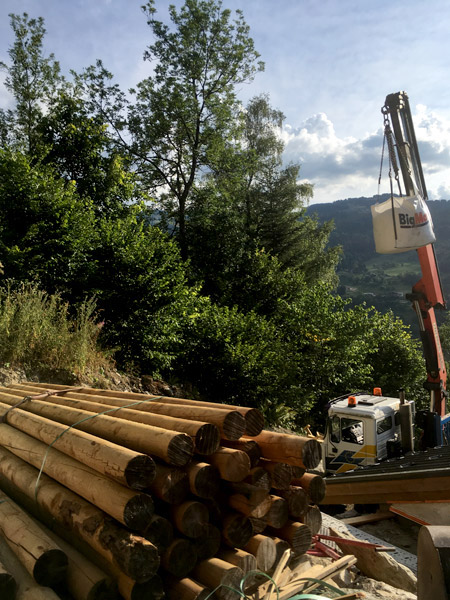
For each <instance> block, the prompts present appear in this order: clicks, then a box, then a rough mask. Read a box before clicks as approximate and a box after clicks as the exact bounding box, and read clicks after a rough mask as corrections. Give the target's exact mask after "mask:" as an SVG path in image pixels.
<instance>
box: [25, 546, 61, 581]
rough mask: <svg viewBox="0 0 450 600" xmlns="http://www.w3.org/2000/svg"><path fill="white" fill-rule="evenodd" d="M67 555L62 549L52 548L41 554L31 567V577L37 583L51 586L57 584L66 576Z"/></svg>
mask: <svg viewBox="0 0 450 600" xmlns="http://www.w3.org/2000/svg"><path fill="white" fill-rule="evenodd" d="M68 562H69V561H68V559H67V555H66V554H65V553H64V552H63V551H62V550H57V549H52V550H48V551H47V552H44V553H43V554H41V556H40V557H39V558H38V559H37V561H36V562H35V565H34V569H33V577H34V579H35V581H36V583H38V584H39V585H42V586H46V587H51V586H55V585H59V584H60V583H62V582H63V581H64V580H65V578H66V573H67V566H68Z"/></svg>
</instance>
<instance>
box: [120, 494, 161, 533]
mask: <svg viewBox="0 0 450 600" xmlns="http://www.w3.org/2000/svg"><path fill="white" fill-rule="evenodd" d="M154 510H155V508H154V505H153V500H152V498H151V496H148V495H147V494H136V495H135V496H133V497H132V498H130V500H128V502H127V503H126V505H125V508H124V511H123V517H124V521H125V525H126V526H127V527H129V528H130V529H132V530H133V531H144V530H145V529H146V528H147V527H148V525H149V523H150V521H151V518H152V516H153V513H154Z"/></svg>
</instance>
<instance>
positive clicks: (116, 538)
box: [0, 447, 159, 582]
mask: <svg viewBox="0 0 450 600" xmlns="http://www.w3.org/2000/svg"><path fill="white" fill-rule="evenodd" d="M38 476H39V471H38V469H36V468H35V467H32V466H31V465H29V464H28V463H26V462H25V461H23V460H22V459H20V458H18V457H16V456H14V455H13V454H11V453H10V452H9V451H8V450H6V449H5V448H3V447H0V485H1V487H2V489H7V491H8V495H10V496H13V495H14V499H15V500H16V501H17V500H18V497H20V503H21V505H22V506H23V505H24V503H26V508H27V510H28V511H30V512H32V513H33V512H34V511H36V509H39V518H40V519H44V520H45V522H46V524H47V525H48V524H52V526H53V524H56V525H57V527H58V533H59V534H60V535H62V536H63V537H66V536H68V537H70V538H72V537H73V536H75V537H77V538H79V539H80V540H81V541H83V542H85V543H87V544H88V545H89V546H90V547H91V548H92V549H93V550H94V551H95V552H97V553H98V554H99V555H100V556H101V557H103V558H104V559H105V560H106V561H107V562H108V563H110V564H112V565H116V566H117V567H119V568H120V569H121V570H122V571H123V572H124V573H125V574H126V575H128V577H130V578H131V579H134V580H136V581H138V582H139V581H147V580H148V579H150V578H151V577H152V576H153V575H154V574H155V573H156V571H157V569H158V567H159V553H158V550H157V548H156V547H155V546H154V545H153V544H151V543H150V542H149V541H148V540H146V539H144V538H143V537H141V536H137V535H134V534H132V533H130V532H129V531H127V530H126V529H124V528H122V527H121V526H119V525H118V524H116V523H115V522H114V521H113V520H112V519H110V518H108V517H107V515H106V514H105V513H104V512H103V511H101V510H100V509H99V508H97V507H96V506H94V505H93V504H91V503H89V502H87V501H86V500H84V499H83V498H81V496H78V495H77V494H74V493H73V492H71V491H70V490H68V489H67V488H66V487H64V486H63V485H61V484H60V483H58V482H56V481H55V480H53V479H51V478H50V477H48V476H47V475H45V474H41V475H40V478H39V485H38V486H36V483H37V481H38ZM5 486H6V487H5ZM35 516H36V515H35ZM66 541H67V538H66Z"/></svg>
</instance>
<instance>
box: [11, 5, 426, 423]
mask: <svg viewBox="0 0 450 600" xmlns="http://www.w3.org/2000/svg"><path fill="white" fill-rule="evenodd" d="M157 5H158V3H157V2H152V1H150V2H148V3H147V4H146V5H145V7H144V10H143V13H144V14H143V18H144V19H146V20H147V23H148V26H149V45H148V47H147V48H143V52H144V53H145V54H144V57H145V60H151V61H152V66H153V71H152V75H151V76H149V77H148V78H146V79H144V80H142V81H140V82H136V86H135V88H134V89H133V90H130V91H125V90H121V89H120V88H119V86H118V85H117V84H116V83H115V81H114V77H113V74H112V73H110V72H109V71H108V70H107V69H106V68H105V66H104V65H103V63H102V62H101V61H100V60H98V61H97V62H96V63H95V64H94V65H93V66H88V67H87V68H86V69H85V70H84V71H83V72H81V73H71V74H70V76H69V75H67V74H63V73H61V70H60V67H59V64H58V62H57V60H56V59H55V57H54V56H53V55H51V54H50V55H47V54H46V53H45V52H44V47H45V44H44V38H45V27H44V19H43V18H41V17H39V18H37V17H36V18H34V17H33V18H31V17H29V16H28V15H22V16H19V15H12V16H11V26H12V28H13V31H14V34H15V42H14V44H13V45H12V46H11V47H10V48H9V61H8V63H7V64H4V65H2V68H3V71H4V73H5V82H4V85H5V87H6V89H7V91H8V92H9V93H10V94H12V96H13V98H14V105H13V106H12V108H11V109H9V110H2V111H1V112H0V260H1V262H2V263H3V267H4V275H3V278H4V287H3V289H2V292H1V302H0V322H1V323H3V325H4V331H5V332H8V336H9V337H8V339H10V338H15V339H22V337H21V334H20V331H23V329H24V328H25V329H30V328H31V323H33V327H34V328H35V329H33V330H32V336H31V340H32V341H31V342H29V343H28V342H27V344H28V345H29V346H30V345H31V346H33V345H34V344H35V343H36V340H37V339H39V338H42V337H43V335H44V332H43V331H42V329H39V323H40V322H41V318H40V317H38V318H34V319H30V318H29V316H30V311H31V312H33V311H34V308H33V306H34V304H33V303H32V302H30V303H29V304H27V306H29V307H30V308H29V309H28V311H25V312H23V311H22V312H20V310H19V308H20V307H21V305H22V304H25V303H26V302H28V300H26V298H29V297H30V294H31V296H33V294H34V295H36V294H44V295H45V296H39V297H40V298H49V299H50V300H49V301H50V303H51V302H55V301H54V300H52V299H54V298H57V299H58V300H57V303H59V304H58V306H60V303H61V302H62V303H63V305H62V311H63V312H64V311H65V312H66V313H67V315H69V317H70V318H72V319H73V320H74V325H73V332H75V334H76V335H77V336H78V335H81V334H82V333H83V330H84V329H86V328H87V327H88V325H89V327H91V330H92V327H93V328H94V331H95V332H96V335H97V336H98V342H99V344H100V347H101V348H102V350H103V352H106V353H107V355H108V356H110V357H113V359H114V360H115V361H116V364H117V366H118V368H119V369H122V370H126V371H129V372H132V373H134V374H137V375H138V376H139V375H142V374H147V375H151V376H154V377H163V378H165V379H166V380H169V381H178V382H183V384H185V385H188V384H189V385H190V386H191V389H192V393H193V394H197V395H202V396H203V397H204V398H208V399H211V400H215V401H226V402H234V403H242V404H244V405H245V406H255V405H256V406H258V407H260V408H262V410H264V412H265V415H266V418H267V420H268V422H269V423H277V424H279V425H290V426H296V425H301V424H304V423H305V422H310V423H312V422H313V421H314V419H316V420H317V421H318V422H321V423H322V424H323V407H324V405H325V404H326V403H327V402H328V401H329V399H330V398H332V397H334V396H336V395H339V394H342V393H345V392H347V391H349V390H354V391H357V390H361V389H370V388H372V387H373V386H374V385H378V386H381V387H382V388H383V391H384V393H386V394H396V393H397V389H398V387H399V386H400V385H402V386H403V387H404V388H405V389H406V391H407V393H408V394H409V397H411V398H419V397H421V394H422V391H421V386H422V381H423V380H424V366H423V360H422V355H421V351H420V348H419V346H418V344H417V342H416V341H415V340H413V339H412V338H411V336H410V334H409V332H408V330H407V329H406V328H405V326H404V325H403V323H402V322H401V321H400V320H398V319H396V318H395V317H394V315H393V314H392V313H386V314H384V313H381V312H378V311H377V310H374V309H372V308H368V307H365V306H361V305H353V306H352V305H351V304H350V303H349V302H347V301H346V300H344V299H343V297H341V296H340V295H338V294H336V286H337V284H338V277H337V274H336V268H337V265H338V263H339V257H340V250H339V248H337V244H339V245H341V244H343V243H344V249H345V254H344V260H343V262H342V263H341V266H340V267H339V268H340V272H339V273H340V276H341V282H340V285H341V288H339V290H341V289H343V287H342V286H344V285H353V283H352V282H353V279H351V278H350V275H349V278H348V279H346V277H345V273H349V274H351V275H352V276H353V277H356V276H359V277H363V276H366V275H365V273H366V272H367V281H368V282H369V281H372V280H373V278H374V276H373V275H371V274H370V265H369V264H366V259H367V260H370V257H373V252H372V241H371V233H370V227H369V224H368V215H369V213H368V204H369V201H366V203H364V202H360V203H359V204H358V202H356V201H355V202H354V203H353V204H354V206H353V207H352V202H342V203H339V202H338V203H336V205H335V206H334V209H335V211H336V212H335V221H336V225H337V227H338V230H337V233H332V225H331V223H330V222H328V221H327V220H322V213H320V211H321V210H322V209H321V208H319V207H317V212H318V213H320V218H319V219H316V218H315V217H314V216H311V215H310V212H309V211H308V212H307V211H306V205H307V204H308V202H309V201H310V200H311V198H312V186H311V185H308V184H300V183H299V173H300V165H295V164H293V165H289V166H288V167H285V166H284V165H283V148H284V147H283V143H282V142H281V141H280V136H279V135H278V132H279V128H280V127H281V125H282V122H283V118H284V117H283V114H282V112H281V111H280V110H278V109H274V108H273V107H271V106H270V102H269V98H268V97H267V96H265V95H262V96H258V97H255V98H253V99H252V100H251V101H250V102H249V103H248V105H247V106H246V107H242V106H241V104H240V103H239V102H238V100H237V97H236V89H237V88H238V87H239V86H241V85H242V84H244V83H246V84H250V83H251V81H252V80H253V78H254V77H255V76H256V75H257V73H258V71H259V70H261V69H263V64H262V63H260V62H259V54H258V52H257V51H256V49H255V48H254V44H253V40H252V38H251V37H250V32H249V29H248V27H247V25H246V23H245V20H244V16H243V15H242V14H241V13H240V12H238V13H237V14H234V15H232V14H231V12H230V11H228V10H223V9H222V6H221V4H220V3H219V2H216V1H215V0H186V3H185V4H184V5H183V6H182V7H181V8H180V9H176V8H175V7H171V8H170V19H171V24H170V25H165V24H163V23H162V22H161V21H159V20H158V14H157V12H156V8H157ZM187 82H189V84H187ZM323 208H326V207H323ZM345 214H346V215H347V219H348V218H349V217H351V218H352V220H353V221H352V222H353V226H352V230H351V232H350V233H349V234H348V235H344V236H343V237H344V238H345V239H342V234H341V231H340V230H339V227H340V223H341V217H342V218H344V220H345ZM332 216H333V215H330V217H332ZM327 218H328V217H327ZM357 218H358V219H359V221H358V222H356V219H357ZM357 235H358V236H360V238H359V240H358V238H357V237H356V236H357ZM349 247H351V248H354V249H355V252H356V248H357V252H358V258H356V256H355V252H354V253H353V254H351V253H349V251H348V248H349ZM361 248H362V250H361ZM366 250H367V252H366ZM339 273H338V274H339ZM379 276H380V277H381V271H380V275H379ZM405 276H406V275H405ZM373 289H377V288H376V286H375V288H370V289H369V288H367V291H369V292H370V291H372V290H373ZM24 290H25V292H26V293H24V294H23V293H22V291H24ZM364 291H366V288H364ZM373 293H375V292H373ZM12 294H13V295H12ZM55 295H56V296H55ZM44 304H45V302H44ZM24 315H28V316H26V317H25V316H24ZM80 315H81V316H80ZM53 337H54V333H51V334H48V335H47V337H46V340H47V341H48V343H49V344H51V342H52V340H53ZM4 339H7V338H6V337H5V338H4ZM23 339H25V337H24V338H23ZM27 339H28V338H27ZM91 339H92V338H91ZM33 340H34V341H33ZM46 347H48V346H46ZM61 354H63V355H64V354H65V353H64V352H61V351H58V350H53V351H50V350H47V351H46V352H42V353H41V354H40V355H39V356H38V357H37V358H36V357H34V359H33V360H38V361H41V362H44V363H45V361H46V360H49V357H50V356H56V357H61ZM3 356H4V358H3V360H4V361H8V362H14V361H22V362H23V361H25V364H22V366H23V367H24V368H27V364H28V363H27V362H26V361H29V360H32V359H31V358H29V355H28V354H25V355H23V354H22V355H20V356H22V358H20V356H19V354H11V355H8V354H7V353H4V355H3ZM8 356H11V357H12V358H8ZM23 356H25V358H23ZM27 357H28V358H27ZM67 368H69V369H73V370H76V369H84V368H89V365H87V366H86V365H83V363H80V362H77V363H75V362H74V363H71V362H69V363H68V365H67Z"/></svg>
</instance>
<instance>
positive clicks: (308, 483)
mask: <svg viewBox="0 0 450 600" xmlns="http://www.w3.org/2000/svg"><path fill="white" fill-rule="evenodd" d="M292 485H296V486H300V487H302V488H303V489H304V490H306V491H307V492H308V496H309V497H310V498H311V502H312V503H313V504H320V503H321V502H322V500H323V499H324V498H325V494H326V491H327V487H326V483H325V480H324V478H323V477H322V476H321V475H316V474H315V473H305V474H304V475H303V476H302V477H300V479H294V480H293V481H292Z"/></svg>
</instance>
